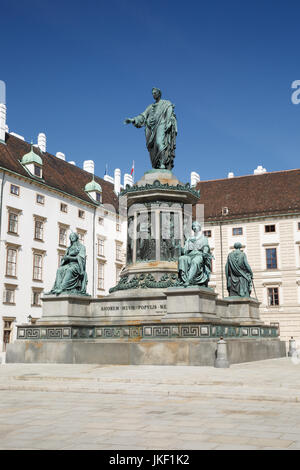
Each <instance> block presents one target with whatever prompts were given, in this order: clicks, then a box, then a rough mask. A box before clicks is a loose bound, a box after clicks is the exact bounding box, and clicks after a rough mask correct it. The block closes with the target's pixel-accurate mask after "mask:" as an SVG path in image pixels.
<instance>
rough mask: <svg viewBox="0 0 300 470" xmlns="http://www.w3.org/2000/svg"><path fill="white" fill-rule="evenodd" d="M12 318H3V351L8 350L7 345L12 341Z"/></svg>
mask: <svg viewBox="0 0 300 470" xmlns="http://www.w3.org/2000/svg"><path fill="white" fill-rule="evenodd" d="M13 321H14V319H12V318H3V351H4V352H5V351H6V345H7V344H8V343H10V340H11V333H12V328H13Z"/></svg>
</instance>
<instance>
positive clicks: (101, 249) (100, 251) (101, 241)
mask: <svg viewBox="0 0 300 470" xmlns="http://www.w3.org/2000/svg"><path fill="white" fill-rule="evenodd" d="M98 256H104V239H103V238H98Z"/></svg>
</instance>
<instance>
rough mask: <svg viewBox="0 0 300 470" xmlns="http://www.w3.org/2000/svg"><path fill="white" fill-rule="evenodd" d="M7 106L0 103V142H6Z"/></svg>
mask: <svg viewBox="0 0 300 470" xmlns="http://www.w3.org/2000/svg"><path fill="white" fill-rule="evenodd" d="M5 128H6V106H5V104H3V103H0V142H4V143H5Z"/></svg>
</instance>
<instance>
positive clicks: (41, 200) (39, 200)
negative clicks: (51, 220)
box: [36, 194, 45, 204]
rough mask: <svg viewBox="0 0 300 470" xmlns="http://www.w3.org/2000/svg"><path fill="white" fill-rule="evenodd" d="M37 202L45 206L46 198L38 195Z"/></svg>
mask: <svg viewBox="0 0 300 470" xmlns="http://www.w3.org/2000/svg"><path fill="white" fill-rule="evenodd" d="M36 202H37V204H45V196H43V195H42V194H37V195H36Z"/></svg>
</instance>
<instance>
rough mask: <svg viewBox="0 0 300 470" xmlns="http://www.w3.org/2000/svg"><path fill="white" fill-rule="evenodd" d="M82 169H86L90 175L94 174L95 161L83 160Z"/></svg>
mask: <svg viewBox="0 0 300 470" xmlns="http://www.w3.org/2000/svg"><path fill="white" fill-rule="evenodd" d="M83 169H84V171H88V172H89V173H92V175H93V174H94V170H95V163H94V161H93V160H85V161H84V162H83Z"/></svg>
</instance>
